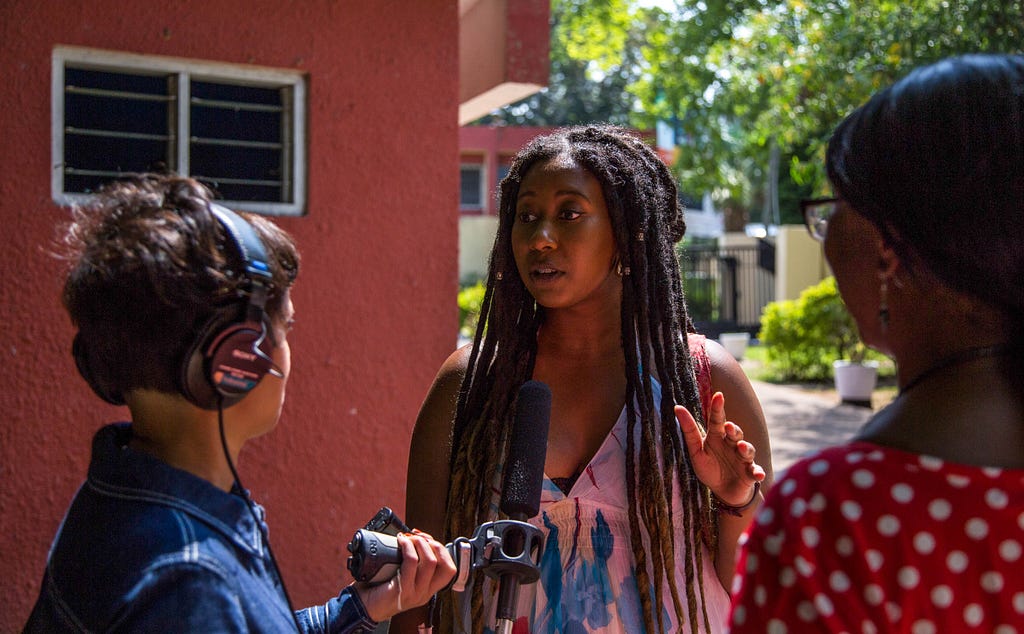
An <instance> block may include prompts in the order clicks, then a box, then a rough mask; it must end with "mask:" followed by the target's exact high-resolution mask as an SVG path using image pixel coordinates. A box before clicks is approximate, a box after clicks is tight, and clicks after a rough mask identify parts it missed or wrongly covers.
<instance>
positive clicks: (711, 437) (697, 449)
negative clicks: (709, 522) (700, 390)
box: [675, 392, 765, 507]
mask: <svg viewBox="0 0 1024 634" xmlns="http://www.w3.org/2000/svg"><path fill="white" fill-rule="evenodd" d="M708 409H709V412H708V430H707V433H706V434H705V433H704V432H702V431H701V429H700V427H699V426H698V425H697V421H695V420H694V418H693V416H692V415H691V414H690V412H689V411H688V410H687V409H686V408H685V407H683V406H682V405H676V407H675V414H676V419H677V420H678V421H679V427H680V428H681V429H682V431H683V439H684V440H685V441H686V448H687V450H688V451H689V452H690V460H691V462H692V463H693V470H694V473H696V475H697V477H698V478H699V479H700V481H701V482H703V483H704V484H705V485H707V487H708V488H710V489H711V492H712V493H713V494H714V495H715V497H717V498H718V499H719V500H720V501H721V502H722V503H724V504H727V505H729V506H735V507H742V506H744V505H746V504H747V503H748V502H750V501H751V500H752V498H753V497H754V496H755V495H756V491H755V490H754V483H755V482H760V481H762V480H764V478H765V471H764V469H763V468H762V467H761V465H759V464H757V463H756V462H754V456H755V454H756V453H757V451H756V450H755V448H754V445H752V444H750V443H749V442H747V441H745V440H743V430H742V429H740V427H739V425H737V424H736V423H733V422H732V421H727V420H726V419H725V397H724V396H722V393H721V392H715V394H714V396H712V397H711V406H710V407H709V408H708Z"/></svg>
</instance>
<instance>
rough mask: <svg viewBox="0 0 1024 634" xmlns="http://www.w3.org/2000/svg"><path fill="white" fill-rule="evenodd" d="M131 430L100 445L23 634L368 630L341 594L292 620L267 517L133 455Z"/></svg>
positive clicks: (100, 436)
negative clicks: (60, 633)
mask: <svg viewBox="0 0 1024 634" xmlns="http://www.w3.org/2000/svg"><path fill="white" fill-rule="evenodd" d="M131 433H132V432H131V426H130V425H128V424H117V425H108V426H107V427H104V428H103V429H101V430H100V431H99V432H98V433H97V434H96V436H95V438H94V440H93V448H92V462H91V463H90V465H89V474H88V477H87V479H86V481H85V483H84V484H83V485H82V487H81V488H80V489H79V491H78V493H77V494H76V495H75V498H74V500H73V501H72V503H71V507H70V508H69V509H68V512H67V515H66V516H65V517H64V520H63V522H62V523H61V527H60V529H59V530H58V532H57V537H56V538H55V540H54V542H53V545H52V546H51V548H50V554H49V556H48V558H47V562H46V572H45V575H44V577H43V585H42V589H41V591H40V594H39V599H38V601H37V602H36V605H35V608H34V609H33V611H32V614H31V616H30V617H29V620H28V624H27V625H26V626H25V631H26V632H57V631H73V632H93V631H97V632H108V631H121V632H171V631H174V632H198V631H202V632H287V631H295V623H296V621H298V623H299V626H300V628H301V630H302V631H303V632H364V631H371V630H372V629H373V628H374V626H375V625H376V623H374V621H372V620H371V619H370V618H369V616H368V615H367V613H366V609H365V607H364V606H363V604H362V602H361V601H360V600H359V597H358V596H357V595H356V594H355V593H354V592H352V591H351V590H350V589H348V588H346V589H345V590H342V592H341V594H339V595H338V596H337V597H335V598H333V599H331V600H330V601H328V602H327V603H326V604H324V605H320V606H315V607H312V608H307V609H305V610H299V611H297V612H295V615H294V618H293V615H292V613H291V611H290V609H289V607H288V603H287V601H286V599H285V594H284V591H283V588H282V586H281V582H280V580H279V578H278V577H277V575H276V573H275V571H274V567H273V565H272V564H271V559H270V555H269V554H268V550H267V541H266V524H265V523H264V522H263V521H262V520H263V508H262V507H260V506H258V505H255V506H254V508H255V510H256V513H257V515H258V517H259V518H260V522H259V523H258V524H257V522H256V521H255V520H254V518H253V515H252V514H251V513H250V512H249V509H248V508H246V504H247V502H246V500H245V499H244V498H243V497H242V492H240V491H237V490H236V491H233V492H232V493H226V492H224V491H223V490H221V489H218V488H217V487H215V486H214V485H213V484H211V483H210V482H207V481H206V480H203V479H201V478H198V477H196V476H194V475H192V474H190V473H187V472H185V471H181V470H179V469H176V468H174V467H172V466H170V465H168V464H166V463H164V462H162V461H161V460H158V459H156V458H154V457H153V456H150V455H148V454H145V453H142V452H138V451H134V450H132V449H131V448H129V447H128V440H129V439H130V438H131Z"/></svg>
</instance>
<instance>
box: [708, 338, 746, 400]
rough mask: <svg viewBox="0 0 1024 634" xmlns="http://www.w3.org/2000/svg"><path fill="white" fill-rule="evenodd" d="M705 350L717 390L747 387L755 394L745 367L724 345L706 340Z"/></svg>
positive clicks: (712, 380) (712, 379)
mask: <svg viewBox="0 0 1024 634" xmlns="http://www.w3.org/2000/svg"><path fill="white" fill-rule="evenodd" d="M704 350H705V352H707V355H708V362H709V363H710V365H711V383H712V385H713V386H714V388H715V389H716V390H718V391H724V389H726V388H730V387H734V386H735V387H738V388H743V387H746V388H749V389H750V391H751V392H753V387H751V386H750V379H748V378H747V373H746V372H744V371H743V367H742V366H740V364H739V362H738V361H737V360H736V358H735V357H733V356H732V354H730V353H729V351H728V350H726V349H725V348H723V347H722V344H720V343H718V342H717V341H715V340H714V339H710V338H709V339H705V340H704Z"/></svg>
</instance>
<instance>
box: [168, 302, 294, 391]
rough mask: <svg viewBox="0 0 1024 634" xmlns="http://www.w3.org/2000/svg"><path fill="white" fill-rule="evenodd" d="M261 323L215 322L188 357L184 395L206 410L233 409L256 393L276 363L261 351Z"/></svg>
mask: <svg viewBox="0 0 1024 634" xmlns="http://www.w3.org/2000/svg"><path fill="white" fill-rule="evenodd" d="M264 336H265V331H264V325H263V324H262V323H260V322H242V323H239V322H231V321H228V322H227V323H225V321H224V320H223V319H218V318H214V320H212V321H211V323H210V324H208V325H207V327H205V328H203V331H202V336H200V337H197V338H196V343H195V344H194V345H193V346H192V348H191V349H190V350H189V352H188V353H187V354H186V356H185V363H184V364H183V365H182V380H181V383H182V393H183V395H184V396H185V398H187V399H188V400H189V401H191V402H192V403H193V404H195V405H196V406H197V407H201V408H203V409H208V410H214V409H217V404H218V400H219V401H220V403H221V405H222V406H223V407H225V408H227V407H231V406H232V405H234V404H235V403H237V402H239V401H240V400H242V399H243V398H244V397H245V395H246V394H248V393H249V392H250V391H252V389H253V388H255V387H256V386H257V385H258V384H259V382H260V381H261V380H262V379H263V377H264V376H266V375H267V373H268V372H269V371H270V369H271V368H272V367H273V365H274V362H273V360H271V359H270V358H269V357H268V356H267V355H266V354H263V353H262V351H260V350H258V349H257V346H258V345H259V343H260V342H261V341H262V340H263V339H264Z"/></svg>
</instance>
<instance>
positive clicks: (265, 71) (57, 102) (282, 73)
mask: <svg viewBox="0 0 1024 634" xmlns="http://www.w3.org/2000/svg"><path fill="white" fill-rule="evenodd" d="M52 63H53V73H52V88H51V95H52V97H51V98H52V102H51V108H52V134H51V139H52V144H51V151H52V155H53V160H52V161H51V164H52V165H53V168H52V172H51V179H50V189H51V195H52V197H53V200H54V202H55V203H57V204H59V205H75V204H82V203H84V202H86V201H88V200H89V199H90V197H91V196H90V195H89V194H82V193H75V192H65V191H64V68H65V67H66V66H67V65H68V64H70V65H72V66H74V67H78V68H89V69H94V70H103V71H109V72H114V73H117V72H124V73H138V72H145V73H154V72H157V73H163V74H167V75H174V76H176V77H177V95H178V97H177V117H176V119H177V121H176V124H177V125H176V128H175V131H174V134H175V156H176V157H177V158H176V160H177V164H176V165H173V166H169V167H170V168H171V169H173V170H174V171H175V172H176V173H178V174H182V175H189V174H190V171H189V142H190V130H189V125H190V117H189V107H190V83H189V82H190V81H191V80H198V81H210V82H217V83H238V84H242V85H247V86H256V87H276V88H281V87H288V88H290V90H291V99H290V102H291V103H290V104H289V105H290V106H291V114H290V116H288V115H286V119H285V121H284V122H283V124H284V126H285V127H286V128H287V130H288V131H289V135H290V137H291V138H290V142H291V143H292V148H291V150H290V152H289V153H290V154H291V161H290V162H289V166H288V167H289V168H290V170H291V172H290V173H289V174H288V178H289V179H290V180H291V181H292V186H291V190H292V200H291V201H289V202H269V201H267V202H262V201H261V202H254V201H232V200H225V201H221V202H222V203H223V204H225V205H227V206H229V207H235V208H239V209H243V210H245V211H252V212H256V213H262V214H267V215H275V216H299V215H303V214H304V213H305V212H306V173H307V161H308V157H307V153H306V148H307V139H306V76H305V74H304V73H302V72H299V71H290V70H280V69H274V68H265V67H259V66H249V65H241V64H227V63H220V62H209V61H201V60H193V59H184V58H176V57H165V56H159V55H140V54H135V53H122V52H115V51H105V50H99V49H91V48H80V47H74V46H57V47H55V48H54V49H53V62H52Z"/></svg>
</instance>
